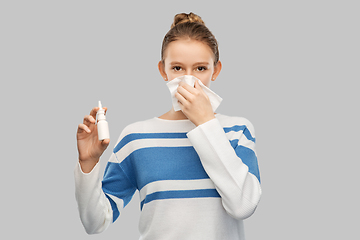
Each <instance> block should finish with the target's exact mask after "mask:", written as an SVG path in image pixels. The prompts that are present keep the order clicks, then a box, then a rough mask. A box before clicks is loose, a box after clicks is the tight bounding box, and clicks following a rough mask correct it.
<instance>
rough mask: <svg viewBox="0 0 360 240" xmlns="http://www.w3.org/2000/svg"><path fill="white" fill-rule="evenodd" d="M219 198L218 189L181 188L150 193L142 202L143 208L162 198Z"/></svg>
mask: <svg viewBox="0 0 360 240" xmlns="http://www.w3.org/2000/svg"><path fill="white" fill-rule="evenodd" d="M209 197H213V198H219V197H220V195H219V193H218V192H217V191H216V189H200V190H181V191H163V192H155V193H152V194H149V195H147V196H146V197H145V199H144V200H143V201H142V202H141V210H142V208H143V206H144V204H146V203H149V202H152V201H154V200H160V199H176V198H209Z"/></svg>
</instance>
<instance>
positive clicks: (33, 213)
mask: <svg viewBox="0 0 360 240" xmlns="http://www.w3.org/2000/svg"><path fill="white" fill-rule="evenodd" d="M190 11H193V12H195V13H197V14H199V15H200V16H201V17H202V18H203V20H204V21H205V22H206V24H207V26H208V27H209V28H210V29H211V30H212V32H213V33H214V34H215V35H216V36H217V39H218V41H219V44H220V59H221V60H222V63H223V71H222V73H221V74H220V76H219V78H218V79H217V80H216V82H215V83H213V84H212V89H213V90H214V91H215V92H216V93H218V94H219V95H220V96H222V97H223V98H224V101H223V103H222V105H221V106H220V108H219V109H218V112H220V113H223V114H227V115H236V116H244V117H246V118H248V119H249V120H250V121H251V122H252V123H253V124H254V126H255V129H256V133H257V152H258V158H259V164H260V172H261V177H262V187H263V197H262V200H261V202H260V204H259V207H258V209H257V211H256V212H255V214H254V215H253V216H252V217H251V218H249V219H248V220H246V221H245V227H246V235H247V239H358V238H359V234H358V230H357V229H356V228H357V227H358V226H357V225H358V223H359V221H358V215H359V206H358V203H359V201H360V199H359V196H360V194H359V193H358V189H359V188H358V186H357V184H358V183H359V176H358V174H357V172H358V166H359V163H358V162H359V160H360V159H359V154H358V152H357V150H358V148H359V143H360V141H359V137H358V136H359V132H360V129H359V120H360V118H359V116H360V115H359V113H358V109H359V107H358V105H359V100H360V99H359V93H358V89H359V83H358V82H359V80H360V77H359V66H360V64H359V63H360V58H359V56H360V48H359V42H360V36H359V22H360V18H359V3H358V1H347V0H342V1H332V0H330V1H329V0H328V1H325V0H324V1H320V0H311V1H304V0H303V1H285V0H283V1H193V0H191V1H142V2H140V1H126V2H125V1H88V0H87V1H85V0H84V1H78V0H72V1H67V0H62V1H45V0H44V1H39V0H33V1H10V0H9V1H1V3H0V31H1V32H0V34H1V37H0V79H1V95H0V96H1V106H2V107H1V108H2V114H1V129H2V130H1V144H0V146H1V163H2V164H1V165H2V166H1V170H0V171H1V174H0V178H1V181H0V182H1V190H2V194H1V196H2V197H1V204H0V212H1V214H0V218H1V224H2V226H1V229H2V231H1V235H3V236H7V238H9V239H20V238H25V237H28V236H35V237H36V236H39V237H44V238H47V239H137V238H138V233H137V222H138V217H139V200H138V194H136V195H135V196H134V198H133V201H132V202H131V203H130V205H128V207H126V208H125V209H124V211H123V213H122V216H121V217H120V218H119V219H118V221H117V222H116V223H115V224H113V225H111V226H110V228H109V229H108V230H107V231H106V232H104V233H103V234H101V235H96V236H91V237H89V236H88V235H86V233H85V231H84V229H83V227H82V225H81V223H80V220H79V217H78V212H77V206H76V202H75V198H74V181H73V169H74V167H75V164H76V162H77V149H76V140H75V133H76V129H77V125H78V124H79V123H81V122H82V118H83V116H84V115H86V114H88V112H89V111H90V109H91V108H92V107H93V106H96V104H97V101H98V100H101V101H102V103H103V105H104V106H107V107H108V108H109V111H108V121H109V124H110V129H111V130H110V134H111V143H110V149H111V148H113V147H114V144H115V142H116V140H117V138H118V136H119V134H120V132H121V130H122V129H123V128H124V127H125V126H126V125H127V124H130V123H132V122H135V121H139V120H144V119H148V118H152V117H155V116H159V115H161V114H163V113H164V112H166V111H168V110H169V109H170V107H171V101H170V94H169V92H168V89H167V88H166V85H165V82H164V81H163V80H162V78H161V77H160V75H159V73H158V70H157V63H158V61H159V59H160V47H161V42H162V39H163V36H164V35H165V33H166V32H167V31H168V29H169V27H170V24H171V23H172V20H173V16H174V15H175V14H176V13H179V12H190ZM110 149H108V150H107V151H106V152H105V153H104V155H103V157H102V159H101V164H102V168H104V167H105V164H106V161H107V159H108V158H109V156H110V152H111V150H110ZM356 223H357V224H356ZM10 236H11V238H10ZM44 238H43V239H44Z"/></svg>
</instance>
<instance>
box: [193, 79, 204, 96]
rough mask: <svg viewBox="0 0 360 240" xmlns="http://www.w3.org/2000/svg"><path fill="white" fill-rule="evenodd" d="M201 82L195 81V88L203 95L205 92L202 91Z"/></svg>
mask: <svg viewBox="0 0 360 240" xmlns="http://www.w3.org/2000/svg"><path fill="white" fill-rule="evenodd" d="M199 81H200V80H197V81H195V84H194V88H195V89H196V90H198V91H200V92H201V93H205V92H204V90H203V89H202V87H201V85H200V83H199Z"/></svg>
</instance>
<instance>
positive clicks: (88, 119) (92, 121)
mask: <svg viewBox="0 0 360 240" xmlns="http://www.w3.org/2000/svg"><path fill="white" fill-rule="evenodd" d="M95 122H96V120H95V118H94V117H93V116H91V115H87V116H85V117H84V121H83V123H84V124H85V125H86V126H90V124H95Z"/></svg>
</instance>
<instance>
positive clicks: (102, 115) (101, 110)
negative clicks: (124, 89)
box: [97, 101, 106, 121]
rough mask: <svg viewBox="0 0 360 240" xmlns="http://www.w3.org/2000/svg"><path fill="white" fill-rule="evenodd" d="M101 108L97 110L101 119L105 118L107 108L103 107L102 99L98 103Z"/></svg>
mask: <svg viewBox="0 0 360 240" xmlns="http://www.w3.org/2000/svg"><path fill="white" fill-rule="evenodd" d="M98 107H99V110H98V111H97V118H98V121H99V120H105V119H106V117H105V110H104V109H103V108H102V105H101V101H99V103H98Z"/></svg>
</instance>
